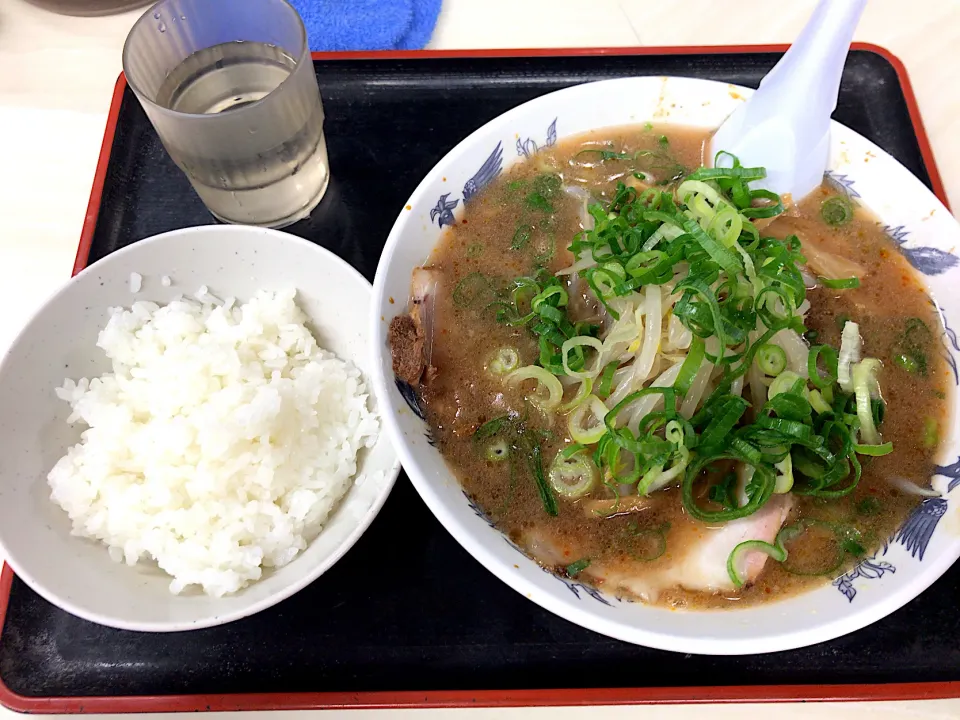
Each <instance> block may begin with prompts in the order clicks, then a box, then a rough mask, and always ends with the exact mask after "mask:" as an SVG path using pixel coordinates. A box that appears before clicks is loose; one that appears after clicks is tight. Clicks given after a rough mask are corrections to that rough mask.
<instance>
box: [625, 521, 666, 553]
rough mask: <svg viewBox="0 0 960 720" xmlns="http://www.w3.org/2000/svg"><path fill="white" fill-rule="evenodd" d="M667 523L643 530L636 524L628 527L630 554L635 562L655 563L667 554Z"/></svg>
mask: <svg viewBox="0 0 960 720" xmlns="http://www.w3.org/2000/svg"><path fill="white" fill-rule="evenodd" d="M668 528H669V525H667V524H666V523H665V524H663V525H661V526H660V527H657V528H641V527H637V526H636V525H635V524H634V525H632V526H628V527H627V534H628V537H629V540H628V552H629V554H630V556H631V557H632V558H633V559H634V560H639V561H641V562H653V561H654V560H657V559H659V558H661V557H663V555H664V553H666V552H667V532H666V531H667V529H668Z"/></svg>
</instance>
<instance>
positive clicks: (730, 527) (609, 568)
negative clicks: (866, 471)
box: [584, 495, 793, 602]
mask: <svg viewBox="0 0 960 720" xmlns="http://www.w3.org/2000/svg"><path fill="white" fill-rule="evenodd" d="M792 507H793V499H792V498H791V497H790V496H789V495H777V496H775V497H773V498H772V499H771V500H770V501H769V502H768V503H767V504H766V505H764V506H763V508H761V509H760V510H759V511H758V512H756V513H754V514H753V515H750V516H748V517H745V518H741V519H739V520H733V521H731V522H728V523H726V524H724V525H720V526H714V527H711V526H708V525H703V524H701V523H689V524H686V525H684V526H680V527H676V528H675V529H674V530H673V531H672V532H671V533H670V536H669V537H670V546H671V547H673V548H675V549H674V550H673V551H672V553H671V554H672V557H671V558H670V559H669V561H668V562H663V563H660V564H659V565H658V567H657V568H656V569H649V570H648V569H647V568H646V567H645V566H641V568H642V569H641V571H640V572H638V571H637V570H638V568H637V563H636V562H624V563H605V564H592V565H590V566H589V567H588V568H587V569H586V570H585V571H584V572H585V574H588V575H590V576H591V577H593V578H594V579H595V580H596V581H598V582H599V583H601V584H602V586H603V587H605V588H607V589H610V590H614V591H620V592H622V591H626V592H628V593H630V594H631V595H634V596H637V597H639V598H641V599H642V600H645V601H647V602H656V601H657V599H658V598H659V597H660V595H661V594H663V593H664V592H666V591H668V590H674V589H677V588H683V589H684V590H693V591H701V592H707V593H718V592H734V591H736V590H737V588H736V587H735V586H734V584H733V581H732V580H731V579H730V575H729V573H728V572H727V559H728V558H729V557H730V553H732V552H733V549H734V548H735V547H737V545H739V544H740V543H742V542H745V541H747V540H762V541H764V542H768V543H773V542H774V540H775V539H776V537H777V533H779V532H780V528H781V527H782V526H783V523H784V522H785V521H786V519H787V516H788V515H789V514H790V510H791V509H792ZM767 560H768V557H767V555H766V554H765V553H762V552H756V551H754V552H750V553H746V554H745V556H744V558H743V566H742V567H741V568H739V570H740V572H741V577H743V578H745V584H747V585H749V584H752V583H753V582H754V581H755V580H756V579H757V578H758V577H759V576H760V573H761V571H762V570H763V568H764V565H766V562H767Z"/></svg>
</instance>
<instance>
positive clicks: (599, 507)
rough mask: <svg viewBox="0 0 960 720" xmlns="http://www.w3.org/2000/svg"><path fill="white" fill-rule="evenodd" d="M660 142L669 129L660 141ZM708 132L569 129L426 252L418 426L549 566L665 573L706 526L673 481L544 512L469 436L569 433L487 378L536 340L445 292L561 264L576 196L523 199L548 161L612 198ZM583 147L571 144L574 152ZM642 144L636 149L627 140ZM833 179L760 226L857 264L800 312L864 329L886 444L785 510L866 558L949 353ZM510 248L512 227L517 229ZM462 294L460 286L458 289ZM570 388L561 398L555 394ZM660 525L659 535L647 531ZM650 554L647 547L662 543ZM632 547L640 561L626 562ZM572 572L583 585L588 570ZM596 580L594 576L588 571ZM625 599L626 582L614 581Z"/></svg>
mask: <svg viewBox="0 0 960 720" xmlns="http://www.w3.org/2000/svg"><path fill="white" fill-rule="evenodd" d="M664 138H667V139H666V140H665V139H664ZM704 140H705V133H704V132H703V131H701V130H693V129H677V128H674V127H671V128H655V127H650V126H647V127H642V126H637V127H626V128H619V129H612V130H611V129H607V130H603V131H598V132H594V133H591V134H588V135H584V136H581V137H578V138H574V139H570V140H567V141H564V142H562V143H560V144H559V145H558V146H555V147H554V148H551V149H550V150H549V151H546V152H542V153H540V154H538V155H536V156H535V157H534V158H532V159H530V160H528V161H526V162H524V163H521V164H519V165H516V166H514V167H513V168H511V169H510V170H509V171H508V172H505V173H503V174H502V175H501V176H500V177H499V178H497V179H496V180H495V181H494V182H493V183H491V185H490V186H489V187H487V188H485V189H484V191H483V192H482V193H481V194H480V195H479V196H478V197H476V198H474V199H473V200H472V201H471V203H470V205H469V206H468V209H467V213H466V216H465V218H464V219H463V220H462V221H461V222H460V224H458V225H456V226H453V227H450V228H448V229H447V231H446V232H444V234H443V236H442V238H441V240H440V242H439V244H438V245H437V247H436V249H435V250H434V252H433V254H432V255H431V258H430V261H429V264H430V265H432V266H434V267H436V268H437V271H438V272H439V276H440V284H439V287H438V290H437V292H436V308H435V319H434V327H435V328H436V331H435V334H434V338H433V349H432V356H431V364H432V365H433V366H434V367H435V368H436V369H437V374H436V377H435V378H433V379H432V380H431V381H430V382H429V383H426V384H424V385H423V386H422V387H421V396H422V400H423V404H424V406H425V408H426V413H427V417H428V421H429V423H430V425H431V426H432V427H433V429H434V432H435V437H436V439H437V441H438V444H439V448H440V450H441V452H442V453H443V456H444V457H445V459H446V460H447V462H448V463H449V465H450V467H451V468H452V469H453V471H454V473H455V474H456V476H457V477H458V478H459V479H460V481H461V483H462V485H463V487H464V489H465V491H466V492H467V493H468V494H469V495H470V496H471V497H472V498H473V499H474V500H475V502H476V503H478V505H479V506H480V507H481V508H482V509H483V510H484V511H485V512H486V513H487V514H488V515H489V516H490V518H491V519H492V520H493V521H494V522H495V523H496V524H497V526H498V527H499V528H500V529H502V530H503V531H504V532H506V533H507V534H508V535H509V536H511V537H512V538H513V539H514V540H516V541H517V542H518V543H521V544H523V545H525V547H526V548H527V549H528V550H530V551H531V552H532V553H533V554H534V555H536V559H538V560H539V561H540V562H541V563H543V564H544V565H546V566H551V567H558V568H562V567H563V566H565V565H568V564H570V563H573V562H574V561H577V560H580V559H582V558H590V559H591V560H592V561H593V562H595V563H596V562H601V563H603V564H606V565H607V566H608V567H618V566H621V565H622V566H624V567H629V568H630V572H634V573H640V574H643V573H648V574H651V573H657V572H661V571H665V570H666V569H668V568H669V567H670V565H671V563H672V562H674V561H675V560H676V558H677V556H678V555H677V554H678V553H683V552H685V548H686V547H687V545H688V543H690V542H696V539H697V538H701V537H702V536H703V533H704V532H705V531H706V528H705V526H703V525H702V524H701V523H699V522H697V521H695V520H693V519H691V518H690V517H689V516H687V515H686V513H685V511H684V510H683V506H682V503H681V500H680V493H679V489H678V488H673V489H668V490H665V491H660V492H657V493H655V494H654V495H653V496H652V501H651V503H650V507H648V508H647V509H645V510H643V511H642V512H638V513H626V514H620V515H615V516H613V517H607V518H604V517H601V514H602V513H603V511H604V509H605V508H613V507H614V502H615V500H614V498H612V496H610V495H609V494H607V495H604V494H603V493H604V492H607V491H606V490H603V489H601V490H602V491H601V492H599V493H598V492H596V491H594V493H593V494H592V495H590V496H587V497H586V498H583V499H580V500H577V501H568V500H564V499H562V498H559V499H558V503H559V515H558V516H557V517H555V518H551V517H549V516H548V515H546V514H545V513H544V510H543V506H542V502H541V499H540V497H539V496H538V494H537V492H536V488H535V485H534V482H533V480H532V478H531V476H530V475H529V473H528V471H527V469H526V467H525V466H524V465H523V464H522V463H519V464H517V465H516V466H514V465H512V464H511V463H509V462H491V461H489V460H487V459H485V457H484V456H483V455H482V454H481V453H479V452H478V451H477V448H476V446H475V444H474V442H473V441H472V437H473V433H474V432H475V431H476V429H477V428H478V427H479V426H480V425H481V424H483V423H484V422H485V421H487V420H490V419H491V418H494V417H498V416H501V415H503V414H505V413H507V412H510V411H513V412H516V413H519V414H521V415H524V416H525V417H527V418H528V422H529V424H531V425H533V426H536V427H537V428H539V429H540V430H543V431H547V432H548V433H552V436H551V437H552V439H547V440H545V441H544V444H543V457H544V464H545V465H549V463H550V461H551V460H552V458H553V457H554V455H555V453H556V452H557V451H558V449H560V448H561V447H562V446H563V445H564V444H566V443H569V442H571V441H570V439H569V437H568V432H567V426H566V418H565V417H558V416H549V415H545V414H543V413H541V412H539V411H537V410H536V409H532V408H531V406H530V404H529V402H528V400H527V398H526V396H525V394H524V392H523V390H522V389H519V388H511V387H509V386H506V385H505V383H504V382H503V381H502V379H501V378H498V377H495V376H493V375H491V374H490V373H489V372H488V371H487V369H486V368H487V366H488V364H489V362H490V360H491V359H492V357H493V356H494V355H495V353H496V351H497V349H498V348H502V347H513V348H517V349H518V350H519V352H520V355H521V363H520V364H521V365H528V364H531V363H535V362H536V359H537V357H538V351H537V345H536V342H535V340H534V338H533V336H532V334H531V333H530V332H529V330H528V329H527V328H525V327H516V328H511V327H507V326H505V325H501V324H499V323H497V322H496V319H495V314H494V313H493V312H492V311H490V310H489V309H484V308H483V307H482V305H483V302H482V301H481V302H479V303H474V304H472V305H470V306H467V307H464V306H463V305H464V303H462V302H460V303H458V302H457V301H456V297H457V296H456V293H455V290H456V288H457V287H458V284H459V283H461V282H462V281H464V279H465V278H468V276H470V275H471V274H472V273H481V274H483V275H484V276H486V277H488V278H491V281H492V282H493V283H494V284H498V283H500V284H506V283H507V282H509V281H510V280H511V279H512V278H514V277H517V276H520V275H526V274H530V273H531V272H532V271H533V270H534V268H535V266H536V265H537V263H538V262H540V263H544V264H545V265H546V267H547V268H548V269H549V270H550V271H551V272H555V271H556V270H558V269H560V268H562V267H565V266H568V265H570V264H571V262H572V261H573V256H572V254H571V253H570V252H569V251H568V249H567V246H568V245H569V243H570V242H571V240H572V239H573V237H574V236H575V234H576V233H577V232H578V231H579V230H580V223H579V219H578V218H579V215H578V211H579V203H580V201H578V200H577V199H576V198H575V197H572V196H570V195H568V194H565V193H562V192H561V193H560V194H558V195H556V196H555V197H553V198H552V199H551V201H550V202H551V204H552V205H553V206H554V209H555V213H554V214H553V215H552V217H551V216H548V215H545V214H544V213H542V212H536V211H531V210H530V209H529V208H527V207H525V204H524V202H522V196H523V193H526V192H528V191H529V189H530V187H531V184H532V183H533V182H534V180H535V178H536V177H537V176H538V175H540V174H541V173H543V172H545V171H549V172H552V173H558V174H560V175H561V176H562V178H563V182H564V184H565V185H581V186H583V187H586V188H588V189H589V190H590V191H591V192H592V193H593V195H594V196H595V197H609V193H610V192H611V191H612V190H613V188H614V186H615V182H616V181H617V180H629V179H630V178H631V177H632V173H633V172H635V171H636V172H641V173H643V174H645V175H646V176H647V180H648V181H650V180H653V181H663V182H668V181H672V180H674V179H676V178H679V177H682V176H684V175H685V174H687V173H689V172H690V171H692V170H693V169H695V168H697V167H698V166H699V165H700V164H701V157H702V148H703V146H704ZM597 149H608V150H612V151H615V152H623V153H624V154H625V155H626V156H629V158H628V159H608V160H606V161H604V162H599V160H600V156H599V153H597V152H595V150H597ZM585 150H586V151H587V152H584V151H585ZM638 151H640V152H638ZM837 192H838V191H837V190H836V189H833V188H831V187H829V186H824V187H823V188H821V189H819V190H817V191H816V192H815V193H814V194H812V195H811V196H810V197H808V198H806V199H804V200H803V202H801V203H800V204H799V205H798V206H796V207H795V208H792V209H791V210H790V211H789V212H788V213H787V215H788V216H789V217H785V218H783V219H778V220H777V221H775V222H774V223H772V224H771V225H769V226H768V227H767V228H765V229H764V230H763V232H762V234H763V235H764V236H770V237H781V238H782V237H785V236H786V235H789V234H792V233H793V232H795V231H796V226H797V224H798V223H800V224H801V225H803V230H804V232H805V233H807V234H811V233H812V234H815V235H817V236H818V238H820V239H822V240H823V241H824V243H827V244H828V246H829V248H830V252H833V253H835V254H838V255H841V256H843V257H845V258H847V259H849V260H852V261H854V262H856V263H858V264H860V265H861V266H863V267H864V268H865V270H866V276H865V279H864V281H863V283H862V285H861V287H860V288H858V289H854V290H842V291H838V290H826V289H822V288H821V289H817V290H813V291H811V292H810V293H809V300H810V302H811V306H812V307H811V311H810V313H809V314H808V316H807V326H808V327H809V328H810V329H811V330H815V331H816V332H818V333H819V339H818V340H817V342H826V343H829V344H831V345H833V346H834V347H838V346H839V344H840V326H839V325H838V322H837V318H842V317H844V316H849V318H850V319H852V320H854V321H856V322H858V323H859V324H860V328H861V334H862V336H863V338H864V355H865V356H870V357H877V358H879V359H880V360H881V361H882V362H883V370H882V374H881V386H882V389H883V394H884V399H885V401H886V403H887V411H886V418H885V422H884V423H883V426H882V432H883V437H884V440H885V441H886V440H889V441H892V442H893V443H894V448H895V450H894V452H893V453H892V454H891V455H888V456H886V457H880V458H864V464H863V465H864V466H863V478H862V480H861V482H860V484H859V486H858V487H857V489H856V491H855V492H854V493H853V494H851V495H849V496H847V497H845V498H841V499H839V500H832V501H829V502H827V501H823V500H819V499H815V498H809V497H796V498H795V500H796V502H795V505H794V507H793V509H792V511H791V514H790V520H789V521H788V522H794V521H797V520H801V519H814V520H818V521H826V522H843V523H849V524H853V525H855V526H856V527H857V528H858V529H859V530H860V532H861V534H862V538H863V539H862V544H863V545H864V549H865V550H866V552H867V554H869V553H871V552H873V551H874V550H876V549H877V547H878V546H879V545H880V543H882V542H883V541H884V540H885V539H887V538H889V537H890V535H891V534H892V533H893V532H894V531H895V529H896V528H897V527H898V526H899V525H900V524H901V523H902V522H903V520H904V519H905V517H906V516H907V514H908V513H909V512H910V511H911V510H912V509H913V508H914V507H915V506H916V505H917V504H918V501H919V498H918V497H917V496H913V495H907V494H904V493H902V492H901V491H899V490H897V489H895V488H893V487H892V486H891V485H890V484H889V483H888V482H887V481H886V478H889V477H891V476H897V477H901V478H904V479H907V480H910V481H912V482H915V483H917V484H918V485H920V486H925V485H927V483H928V481H929V477H930V475H931V471H932V462H933V461H932V458H933V455H934V450H933V449H931V448H930V447H927V446H926V445H925V443H924V422H925V419H926V418H932V419H933V420H934V421H936V422H937V423H938V425H939V428H941V431H940V432H941V435H943V434H944V431H943V429H944V428H945V427H946V423H947V413H946V410H947V407H948V403H947V401H946V400H947V393H948V388H949V387H950V386H951V383H950V382H949V378H950V374H949V370H948V368H947V366H946V363H945V362H944V361H943V359H942V358H941V357H940V352H939V337H940V334H941V332H942V327H941V325H940V321H939V319H938V317H937V316H936V314H935V312H934V310H933V307H932V305H931V303H930V300H929V298H928V296H927V295H926V293H925V291H924V290H923V288H922V286H921V285H920V283H919V281H918V279H917V276H916V273H915V272H914V271H913V269H912V268H911V267H910V265H909V264H908V263H907V262H906V260H905V259H904V258H903V256H902V255H901V254H900V253H899V252H898V251H897V248H896V247H895V245H894V244H893V243H892V242H891V241H890V239H889V238H887V237H886V236H885V235H884V233H883V232H882V230H881V229H880V227H879V225H878V223H877V222H876V220H875V219H874V218H873V217H872V216H871V215H870V214H869V213H868V212H866V211H865V210H863V209H859V208H858V209H857V211H856V214H855V217H854V219H853V220H852V221H851V222H850V223H848V224H846V225H844V226H843V227H841V228H833V227H830V226H828V225H826V224H825V223H824V222H823V221H822V220H821V218H820V212H819V211H820V206H821V203H822V202H823V201H824V200H825V199H827V198H828V197H830V196H833V195H835V194H837ZM518 228H528V231H529V239H528V240H526V244H525V246H524V247H523V248H520V249H518V248H517V247H516V245H517V244H518V236H517V229H518ZM519 244H523V237H521V238H519ZM461 299H462V298H461ZM908 318H920V319H921V320H922V321H923V322H924V323H925V324H926V325H927V327H928V328H929V329H930V331H931V338H932V340H931V343H930V347H929V352H928V353H927V356H928V366H927V369H926V374H925V375H921V374H918V373H910V372H907V371H906V370H904V369H902V368H901V367H899V366H898V365H897V364H896V363H895V362H893V355H894V354H895V350H894V346H895V344H896V341H897V338H898V337H899V336H900V334H901V333H902V332H903V330H904V323H905V321H906V320H907V319H908ZM567 399H569V394H568V395H567ZM537 533H539V534H540V535H541V536H543V537H545V538H546V539H547V541H546V542H547V545H546V546H545V547H544V548H541V549H539V550H538V548H537V547H536V546H535V545H534V546H531V542H530V538H531V537H536V536H537V535H536V534H537ZM658 533H662V534H658ZM661 538H664V539H665V541H666V548H665V551H664V552H663V554H662V555H660V556H659V557H655V555H657V553H658V552H659V551H661V550H663V548H662V547H661ZM794 545H795V546H796V547H791V548H790V552H791V558H792V559H793V560H794V561H795V562H796V563H797V564H798V565H799V566H800V567H803V566H804V563H809V562H811V561H812V559H815V558H816V557H817V556H818V555H822V554H823V553H824V552H827V551H828V550H825V549H824V547H823V546H822V543H820V544H818V542H817V541H816V540H815V539H811V540H810V541H809V542H805V543H800V542H798V543H794ZM638 558H639V560H638ZM854 562H855V558H854V556H853V555H850V554H847V555H845V556H844V557H843V561H842V563H841V564H840V565H839V566H838V567H837V568H836V569H835V570H834V571H833V572H832V574H830V575H826V576H823V575H821V576H814V577H807V576H803V575H797V574H792V573H790V572H788V571H787V570H785V569H784V568H783V567H781V566H780V565H779V564H778V563H775V562H772V561H769V562H767V563H766V565H765V567H764V570H763V572H762V574H761V575H760V577H759V580H758V581H757V582H756V583H755V584H753V585H752V586H750V587H748V588H746V589H745V590H743V591H742V592H739V593H734V594H729V593H725V594H718V595H710V594H707V593H698V592H689V591H685V590H681V589H674V590H670V591H667V592H665V593H663V594H662V595H660V598H659V601H658V602H659V603H661V604H667V605H671V606H675V607H697V608H708V607H709V608H712V607H729V606H732V605H743V604H749V603H754V602H758V601H766V600H768V599H771V598H780V597H785V596H788V595H791V594H794V593H796V592H799V591H802V590H804V589H806V588H809V587H811V586H814V585H819V584H822V583H824V582H826V581H828V580H830V579H832V578H833V577H836V576H838V575H839V574H841V573H842V572H844V571H845V570H847V569H849V567H850V566H851V565H852V564H853V563H854ZM578 580H582V581H587V582H590V581H594V579H591V578H590V575H589V569H588V570H586V571H585V572H584V573H583V574H581V575H579V576H578ZM597 584H598V585H599V586H601V587H602V586H603V582H602V581H601V582H598V583H597ZM626 594H627V595H629V593H626Z"/></svg>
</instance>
